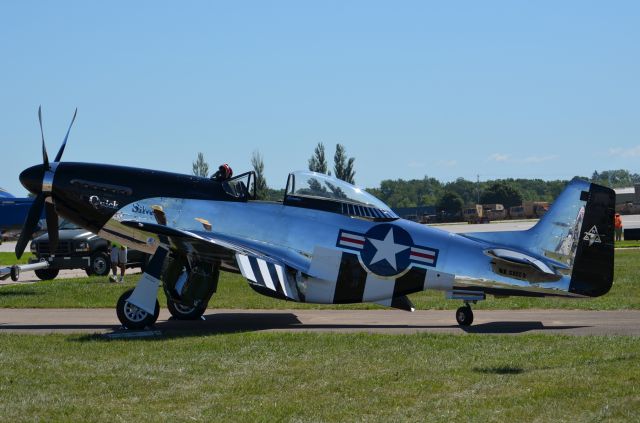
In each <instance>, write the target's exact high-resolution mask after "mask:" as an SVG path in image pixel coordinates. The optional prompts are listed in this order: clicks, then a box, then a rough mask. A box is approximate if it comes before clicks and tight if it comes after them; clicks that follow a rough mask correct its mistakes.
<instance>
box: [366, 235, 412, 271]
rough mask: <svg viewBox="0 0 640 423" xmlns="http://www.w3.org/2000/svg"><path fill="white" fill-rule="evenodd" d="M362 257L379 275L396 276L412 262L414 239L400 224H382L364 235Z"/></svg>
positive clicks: (370, 268)
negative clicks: (410, 257) (410, 258)
mask: <svg viewBox="0 0 640 423" xmlns="http://www.w3.org/2000/svg"><path fill="white" fill-rule="evenodd" d="M364 237H365V243H364V247H363V249H362V253H361V257H362V261H363V263H364V265H365V266H367V268H368V269H369V270H370V271H371V272H372V273H375V274H376V275H379V276H396V275H398V274H400V273H402V272H404V271H405V270H406V269H407V268H408V267H409V264H410V260H409V256H410V254H411V247H412V246H413V240H412V239H411V235H409V232H407V231H405V230H404V229H402V228H399V227H398V226H394V225H389V224H382V225H377V226H374V227H372V228H371V229H369V231H367V233H366V234H365V235H364Z"/></svg>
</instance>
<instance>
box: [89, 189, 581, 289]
mask: <svg viewBox="0 0 640 423" xmlns="http://www.w3.org/2000/svg"><path fill="white" fill-rule="evenodd" d="M589 185H590V184H589V183H587V182H583V181H574V182H572V183H571V184H570V185H569V187H568V188H567V190H566V191H565V192H564V193H563V195H562V196H561V197H560V198H559V199H558V201H557V202H556V204H554V206H553V207H552V209H551V210H550V212H549V213H548V214H547V215H546V216H545V217H544V218H543V219H542V220H541V221H540V223H539V224H538V225H536V226H535V227H533V228H532V229H530V230H528V231H522V232H500V233H480V234H470V235H458V234H453V233H449V232H446V231H443V230H440V229H437V228H433V227H429V226H425V225H421V224H418V223H415V222H411V221H407V220H403V219H396V220H391V221H387V222H384V224H386V225H391V226H394V227H398V228H401V229H403V230H404V231H406V233H408V234H410V237H411V240H412V243H413V245H414V246H420V247H421V248H422V247H424V248H427V249H432V250H435V251H437V261H436V262H435V266H422V267H423V268H425V269H427V274H429V275H430V276H431V275H438V277H441V276H442V277H443V280H445V279H447V278H448V279H447V280H448V281H449V282H447V283H438V282H437V280H435V279H433V278H430V277H427V279H428V280H427V283H425V285H424V287H425V289H439V290H444V291H452V290H456V289H458V290H463V289H470V290H473V289H474V288H493V289H510V290H513V289H516V290H518V291H521V292H532V293H539V294H550V295H561V296H580V295H578V294H573V293H571V292H569V284H570V281H571V270H572V265H573V257H574V256H575V250H576V245H577V243H578V242H579V241H580V240H581V234H580V232H579V231H580V228H581V223H582V221H581V219H582V217H583V216H584V207H585V204H586V202H585V201H580V200H576V199H578V198H579V197H580V192H582V191H585V190H588V189H589ZM376 201H379V200H376ZM158 206H160V207H162V209H163V210H164V212H165V215H166V217H167V226H170V227H173V228H177V229H180V230H183V231H191V232H202V231H206V229H204V228H203V223H202V222H203V221H206V222H208V223H209V224H210V232H212V233H214V234H220V235H227V236H230V237H233V238H238V239H245V240H251V241H252V242H254V243H258V244H262V245H264V247H265V251H266V252H269V251H271V249H272V248H275V249H277V251H279V252H282V251H285V252H286V255H287V256H288V257H287V260H288V261H287V262H288V263H294V264H295V267H296V268H297V269H299V270H300V272H301V273H302V275H303V279H304V278H308V277H315V275H313V274H312V268H313V266H312V262H313V260H314V251H316V250H317V249H318V248H324V249H327V250H333V251H337V252H343V251H345V249H343V248H341V246H340V245H337V240H338V239H339V236H340V233H341V231H344V230H347V231H349V232H351V233H354V234H361V235H362V236H363V237H366V234H367V233H370V231H371V230H372V229H374V227H376V226H378V225H381V222H379V221H372V220H366V219H362V218H354V217H350V216H346V215H341V214H337V213H332V212H327V211H322V210H314V209H308V208H300V207H293V206H289V205H283V204H282V203H277V202H266V201H248V202H246V203H242V202H224V201H207V200H190V199H180V198H165V197H156V198H148V199H145V200H141V201H136V202H134V203H131V204H127V205H126V206H124V207H122V208H121V209H120V210H118V212H117V213H116V214H115V215H114V216H113V218H112V219H111V220H110V221H109V222H108V223H107V224H106V225H105V227H104V228H103V230H102V231H100V233H99V235H100V236H102V237H104V238H107V239H111V240H116V241H119V242H123V243H125V244H129V245H130V246H131V247H134V248H138V249H141V247H140V245H137V244H132V243H131V242H130V241H128V239H129V238H135V239H137V240H139V241H142V242H144V243H146V250H147V252H149V253H152V252H153V251H155V248H157V246H158V244H159V242H160V241H159V239H158V236H156V235H155V234H153V233H150V232H145V231H143V230H136V229H135V228H131V227H128V226H124V225H123V224H122V223H121V222H122V221H138V222H147V223H152V224H153V223H155V222H156V219H155V217H154V215H153V212H152V210H153V209H154V208H157V207H158ZM118 234H119V235H121V236H119V235H118ZM355 236H356V237H358V235H355ZM392 241H393V240H391V241H389V245H391V247H393V245H399V243H398V244H393V243H392ZM405 246H406V243H405ZM497 246H499V247H500V248H501V249H500V250H499V251H498V253H499V254H500V251H509V252H510V253H509V254H508V257H507V258H509V259H510V258H512V257H513V256H514V254H515V256H516V257H524V259H523V260H528V261H530V262H537V263H538V267H540V268H541V269H543V271H546V273H548V272H549V270H551V271H552V272H553V275H551V279H554V280H553V281H545V282H541V283H532V282H531V281H529V280H523V279H522V277H520V278H518V275H517V274H516V275H515V276H516V277H514V275H513V274H511V275H502V274H500V273H499V272H497V271H496V265H492V261H495V256H494V255H492V253H491V252H492V249H496V247H497ZM398 248H401V247H398ZM505 249H507V250H505ZM346 251H348V249H347V250H346ZM387 259H388V261H389V262H390V261H391V260H392V256H389V255H387ZM360 262H361V264H362V262H363V259H362V257H361V258H360ZM363 267H365V268H366V269H367V271H368V272H370V269H368V268H367V267H366V265H365V266H363ZM236 269H237V267H236ZM405 270H408V269H405ZM370 273H372V272H370ZM512 273H513V272H512ZM375 276H376V277H378V278H379V279H395V278H397V277H399V276H402V274H400V273H399V274H396V275H391V276H389V275H379V274H378V275H375ZM434 278H435V276H434ZM298 285H299V288H300V289H302V290H304V289H305V287H304V286H303V285H304V280H302V281H300V280H299V281H298ZM327 298H329V297H327ZM327 302H331V301H330V300H327Z"/></svg>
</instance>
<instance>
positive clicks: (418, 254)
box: [411, 251, 436, 260]
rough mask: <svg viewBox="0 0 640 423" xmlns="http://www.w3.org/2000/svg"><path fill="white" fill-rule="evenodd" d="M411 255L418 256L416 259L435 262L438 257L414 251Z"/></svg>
mask: <svg viewBox="0 0 640 423" xmlns="http://www.w3.org/2000/svg"><path fill="white" fill-rule="evenodd" d="M411 255H412V256H416V257H422V258H426V259H429V260H433V259H435V258H436V256H434V255H430V254H424V253H418V252H416V251H412V252H411Z"/></svg>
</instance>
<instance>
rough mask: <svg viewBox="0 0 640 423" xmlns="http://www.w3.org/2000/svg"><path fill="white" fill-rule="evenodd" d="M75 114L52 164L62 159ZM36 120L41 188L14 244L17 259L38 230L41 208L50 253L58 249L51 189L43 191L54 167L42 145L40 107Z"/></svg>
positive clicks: (50, 178)
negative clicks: (39, 148)
mask: <svg viewBox="0 0 640 423" xmlns="http://www.w3.org/2000/svg"><path fill="white" fill-rule="evenodd" d="M77 113H78V109H77V108H76V110H75V112H74V113H73V118H72V119H71V123H70V124H69V129H67V134H66V135H65V137H64V141H63V142H62V146H60V150H58V154H56V157H55V159H54V163H57V162H59V161H60V159H61V158H62V153H63V152H64V148H65V147H66V145H67V139H68V138H69V132H70V131H71V127H72V126H73V122H75V120H76V114H77ZM38 120H39V121H40V134H41V135H42V164H43V173H42V178H43V187H42V188H41V190H40V192H39V193H38V195H37V196H36V199H35V200H34V202H33V204H32V205H31V209H29V214H28V215H27V218H26V219H25V221H24V225H23V226H22V232H21V233H20V237H19V238H18V242H17V243H16V250H15V251H16V257H18V258H20V257H21V256H22V253H24V250H25V248H26V247H27V244H28V243H29V240H30V239H31V237H32V236H33V233H34V232H35V231H36V229H37V228H38V221H39V220H40V216H42V209H43V207H44V210H45V217H46V221H47V232H48V233H49V249H50V251H51V252H52V253H54V252H55V251H56V248H57V247H58V215H57V213H56V210H55V206H54V204H53V193H52V190H53V187H49V188H48V189H47V190H45V189H44V180H45V179H49V180H50V181H53V173H54V172H55V167H52V166H51V164H50V163H49V155H48V154H47V147H46V145H45V143H44V130H43V129H42V106H41V107H38Z"/></svg>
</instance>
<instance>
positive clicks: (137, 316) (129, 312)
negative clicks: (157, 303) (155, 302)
mask: <svg viewBox="0 0 640 423" xmlns="http://www.w3.org/2000/svg"><path fill="white" fill-rule="evenodd" d="M124 314H125V316H127V319H129V320H131V321H132V322H136V323H137V322H141V321H143V320H144V319H145V318H146V317H147V315H148V313H147V312H146V311H144V310H143V309H141V308H139V307H137V306H135V305H133V304H131V303H130V302H126V303H125V305H124Z"/></svg>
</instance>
